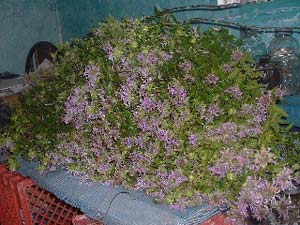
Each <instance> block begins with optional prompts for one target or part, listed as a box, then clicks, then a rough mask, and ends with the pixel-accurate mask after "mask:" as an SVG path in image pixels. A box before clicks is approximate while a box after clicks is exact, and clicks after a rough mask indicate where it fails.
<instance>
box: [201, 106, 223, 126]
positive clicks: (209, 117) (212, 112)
mask: <svg viewBox="0 0 300 225" xmlns="http://www.w3.org/2000/svg"><path fill="white" fill-rule="evenodd" d="M222 112H223V110H222V109H220V108H219V106H218V105H217V104H211V105H210V106H209V107H208V109H207V110H206V112H205V114H204V119H205V121H206V122H207V123H211V122H212V121H213V120H214V119H215V118H216V117H218V116H219V115H220V113H222Z"/></svg>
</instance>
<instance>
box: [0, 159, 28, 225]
mask: <svg viewBox="0 0 300 225" xmlns="http://www.w3.org/2000/svg"><path fill="white" fill-rule="evenodd" d="M23 181H24V178H23V177H22V176H20V175H19V174H18V173H13V172H10V171H8V169H7V168H6V167H5V165H3V164H0V202H1V204H0V224H1V225H21V224H24V217H23V212H22V209H21V208H20V201H19V198H18V192H17V185H18V184H19V183H20V182H23Z"/></svg>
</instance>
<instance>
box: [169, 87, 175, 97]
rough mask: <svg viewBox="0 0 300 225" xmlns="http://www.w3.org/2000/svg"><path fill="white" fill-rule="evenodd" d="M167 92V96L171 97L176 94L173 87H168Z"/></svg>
mask: <svg viewBox="0 0 300 225" xmlns="http://www.w3.org/2000/svg"><path fill="white" fill-rule="evenodd" d="M168 90H169V94H170V95H171V96H175V95H176V94H177V90H176V88H175V87H174V86H173V87H169V88H168Z"/></svg>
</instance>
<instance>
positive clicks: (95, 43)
mask: <svg viewBox="0 0 300 225" xmlns="http://www.w3.org/2000/svg"><path fill="white" fill-rule="evenodd" d="M161 20H162V21H161V22H149V23H144V22H142V21H140V20H130V21H127V20H125V21H121V22H120V21H115V20H111V19H110V20H108V22H106V23H104V24H102V25H100V27H98V28H96V29H95V32H94V33H95V36H93V37H90V38H88V39H82V40H77V41H75V42H74V43H73V44H72V45H65V46H64V47H62V51H65V53H66V54H64V57H63V58H60V59H59V60H58V62H57V65H56V74H55V76H54V77H55V79H57V80H55V79H53V78H52V80H50V79H49V80H50V81H49V82H52V83H51V84H53V86H51V85H50V86H49V85H45V84H43V85H41V86H38V87H37V88H36V89H34V92H32V93H31V94H28V98H32V96H34V97H33V100H31V101H29V100H27V103H26V104H25V105H26V107H25V106H24V108H23V109H22V110H19V112H18V113H17V116H16V117H17V119H14V120H13V121H17V122H14V123H19V124H17V125H16V124H13V125H12V126H11V128H10V130H9V132H10V134H11V135H12V136H13V138H11V139H12V140H13V141H14V142H15V144H14V147H13V148H14V151H13V153H14V158H12V159H11V162H15V161H13V160H15V159H16V158H17V153H22V155H25V156H28V158H34V157H32V156H34V155H35V154H36V156H37V158H38V159H39V160H41V162H42V165H43V166H44V167H46V168H48V169H51V170H52V169H55V168H57V167H64V168H66V169H67V170H69V171H71V172H72V173H74V174H76V175H78V176H80V177H82V178H83V179H92V180H97V181H101V182H103V183H105V184H108V185H123V186H125V187H127V188H133V189H141V190H143V191H144V192H145V193H146V194H147V195H149V196H152V197H153V198H155V199H156V200H158V201H160V202H166V203H168V204H169V205H170V206H171V208H173V209H175V210H184V209H185V208H186V207H189V206H193V205H195V204H200V203H202V202H203V201H205V200H207V199H211V203H210V204H211V205H214V204H231V210H230V212H229V213H228V215H229V216H230V218H231V221H238V224H242V223H243V222H244V221H246V219H247V217H249V216H252V215H253V216H254V217H255V218H256V219H257V220H263V218H266V217H265V216H266V215H268V214H269V213H270V212H273V211H276V212H278V213H279V214H280V215H281V216H282V218H284V219H285V220H286V219H287V217H288V212H287V210H281V209H282V208H283V207H285V206H286V207H291V204H290V203H289V202H288V198H286V196H285V195H284V192H286V191H288V190H290V189H293V188H294V185H293V179H294V171H293V170H292V169H291V168H298V167H297V166H296V164H297V160H295V157H296V159H298V158H297V154H294V155H293V154H292V153H291V152H290V151H288V153H287V154H286V155H284V157H283V154H282V150H281V149H290V148H291V146H295V145H293V143H294V141H295V138H296V139H297V138H298V137H297V135H296V134H293V135H291V134H290V133H288V128H281V127H280V126H279V125H278V123H279V122H280V121H281V117H282V116H285V113H284V112H283V110H281V109H280V108H279V107H278V106H276V104H275V103H276V101H277V100H278V99H279V98H280V97H281V96H282V93H280V91H279V90H265V87H264V86H263V85H260V84H259V83H257V78H258V77H259V74H258V73H257V72H256V71H255V70H254V69H253V70H252V69H251V68H250V69H249V65H248V64H247V62H248V61H249V60H247V57H249V56H248V55H247V54H245V53H243V52H241V51H239V50H237V49H238V46H237V42H236V41H235V40H234V39H233V38H232V36H230V35H229V34H228V32H227V31H225V30H219V31H217V30H210V31H207V32H205V33H201V34H195V33H194V32H192V31H191V30H189V29H186V28H185V27H183V26H182V25H181V24H179V23H178V22H176V21H172V23H170V20H172V19H171V18H169V17H166V18H165V17H163V18H161ZM218 42H224V43H223V44H220V45H219V44H217V45H216V43H218ZM219 52H222V57H220V54H219ZM244 59H245V60H244ZM58 78H59V79H58ZM46 87H47V89H46V90H45V88H46ZM54 88H56V89H54ZM53 90H56V91H55V92H54V93H53ZM45 93H46V94H45ZM28 102H29V103H28ZM39 102H40V106H43V107H44V108H43V107H40V108H39V109H40V110H42V112H43V113H42V114H41V113H38V114H37V115H36V114H34V115H33V113H34V112H36V111H37V110H36V109H35V108H34V107H36V104H37V103H39ZM49 103H51V104H52V105H53V104H54V105H55V107H53V106H51V107H50V106H49V107H48V105H49ZM46 106H47V107H48V108H47V107H46ZM30 107H31V108H30ZM25 108H26V109H25ZM28 109H30V110H29V111H28ZM25 111H28V112H29V114H28V118H27V116H26V115H27V114H26V113H24V112H25ZM32 121H33V122H34V121H36V123H35V124H32ZM45 126H47V128H45ZM16 128H17V130H16ZM20 131H22V132H23V131H24V132H25V135H23V134H22V135H20V134H18V132H20ZM49 132H52V133H50V134H49ZM15 133H16V134H17V135H15ZM22 138H26V140H25V139H22ZM50 139H51V141H49V140H50ZM24 142H26V143H25V144H24V145H22V143H24ZM28 148H29V149H32V150H31V151H30V154H29V153H27V149H28ZM16 149H22V151H21V150H16ZM41 149H46V150H45V151H47V149H51V151H50V150H49V152H42V153H40V152H41ZM29 155H30V156H29ZM295 155H296V156H295ZM293 163H294V164H293Z"/></svg>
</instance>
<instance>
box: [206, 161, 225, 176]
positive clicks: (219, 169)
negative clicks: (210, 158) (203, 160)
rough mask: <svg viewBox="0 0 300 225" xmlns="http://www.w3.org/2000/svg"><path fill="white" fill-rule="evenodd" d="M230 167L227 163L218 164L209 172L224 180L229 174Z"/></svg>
mask: <svg viewBox="0 0 300 225" xmlns="http://www.w3.org/2000/svg"><path fill="white" fill-rule="evenodd" d="M228 169H229V166H228V165H227V163H221V162H217V163H216V164H215V165H214V166H212V167H210V168H209V170H210V171H211V172H212V173H213V174H215V175H217V176H218V177H220V178H223V177H225V176H226V174H227V173H228Z"/></svg>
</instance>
